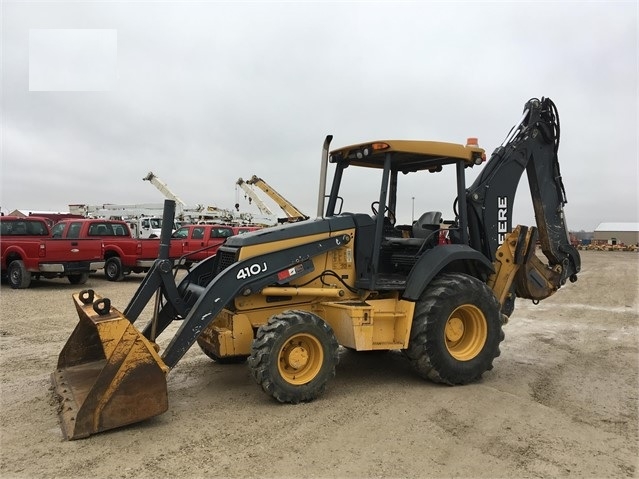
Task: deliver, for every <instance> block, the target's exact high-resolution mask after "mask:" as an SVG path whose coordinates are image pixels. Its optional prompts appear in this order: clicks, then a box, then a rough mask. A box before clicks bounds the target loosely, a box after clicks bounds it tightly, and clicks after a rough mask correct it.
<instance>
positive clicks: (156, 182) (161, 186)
mask: <svg viewBox="0 0 639 479" xmlns="http://www.w3.org/2000/svg"><path fill="white" fill-rule="evenodd" d="M142 181H148V182H150V183H151V184H152V185H153V186H155V187H156V188H157V189H158V190H159V191H160V193H162V194H163V195H164V196H166V197H167V198H168V199H169V200H173V201H175V202H176V203H177V204H178V205H181V206H182V207H185V206H186V203H185V202H184V201H182V199H180V197H179V196H178V195H176V194H175V193H173V191H171V189H170V188H169V185H167V184H166V183H165V182H164V181H162V180H161V179H160V178H158V177H157V176H156V175H155V174H154V173H153V172H152V171H149V172H148V173H147V175H146V176H145V177H144V178H142Z"/></svg>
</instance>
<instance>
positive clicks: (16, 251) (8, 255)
mask: <svg viewBox="0 0 639 479" xmlns="http://www.w3.org/2000/svg"><path fill="white" fill-rule="evenodd" d="M27 244H28V246H30V247H32V246H33V245H35V247H32V249H33V250H32V251H27V250H26V249H24V247H23V246H26V245H27ZM39 247H40V241H38V240H36V241H28V242H22V244H21V245H10V246H8V247H7V248H6V249H5V250H4V251H3V252H2V271H5V270H6V269H7V268H8V267H9V264H8V263H9V262H10V261H8V260H9V259H11V261H13V260H14V259H19V260H22V261H23V262H24V266H25V268H26V269H27V271H31V272H38V271H39V268H38V264H39V262H38V259H37V258H38V248H39Z"/></svg>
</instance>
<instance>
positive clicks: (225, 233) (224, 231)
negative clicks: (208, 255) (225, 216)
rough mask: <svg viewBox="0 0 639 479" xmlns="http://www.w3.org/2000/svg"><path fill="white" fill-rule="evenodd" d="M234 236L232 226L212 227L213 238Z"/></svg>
mask: <svg viewBox="0 0 639 479" xmlns="http://www.w3.org/2000/svg"><path fill="white" fill-rule="evenodd" d="M229 236H233V230H231V229H230V228H211V238H228V237H229Z"/></svg>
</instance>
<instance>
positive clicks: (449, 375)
mask: <svg viewBox="0 0 639 479" xmlns="http://www.w3.org/2000/svg"><path fill="white" fill-rule="evenodd" d="M503 339H504V332H503V330H502V320H501V313H500V307H499V302H498V301H497V298H495V295H494V294H493V292H492V290H491V289H490V288H489V287H488V286H487V285H486V284H485V283H483V282H482V281H480V280H478V279H476V278H473V277H472V276H469V275H466V274H461V273H453V274H443V275H441V276H438V277H437V278H435V280H433V282H432V283H431V284H430V285H429V286H428V288H427V289H426V290H425V291H424V293H423V294H422V296H421V298H420V299H419V301H418V302H417V304H416V305H415V316H414V318H413V326H412V330H411V337H410V342H409V345H408V349H406V350H405V351H404V352H405V354H406V356H408V358H409V359H410V361H411V364H412V365H413V367H414V368H415V370H416V371H417V373H418V374H419V375H420V376H422V377H423V378H425V379H430V380H432V381H435V382H439V383H444V384H450V385H456V384H467V383H470V382H473V381H476V380H478V379H479V378H481V376H482V374H483V373H484V372H486V371H489V370H491V369H492V368H493V360H494V359H495V358H496V357H498V356H499V354H500V351H499V343H500V342H501V341H502V340H503Z"/></svg>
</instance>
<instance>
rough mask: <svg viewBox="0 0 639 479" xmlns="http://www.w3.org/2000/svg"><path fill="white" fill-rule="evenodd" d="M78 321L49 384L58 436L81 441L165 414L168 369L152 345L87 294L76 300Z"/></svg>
mask: <svg viewBox="0 0 639 479" xmlns="http://www.w3.org/2000/svg"><path fill="white" fill-rule="evenodd" d="M73 299H74V301H75V307H76V309H77V311H78V316H79V317H80V321H79V323H78V324H77V326H76V327H75V330H74V331H73V333H72V334H71V337H70V338H69V340H68V341H67V343H66V345H65V346H64V348H63V349H62V352H61V353H60V356H59V358H58V368H57V370H56V371H55V372H54V373H53V374H52V375H51V382H52V383H53V386H54V388H55V392H56V393H57V395H58V396H59V400H60V407H59V410H58V414H59V416H60V422H61V428H62V433H63V434H64V437H65V438H66V439H69V440H71V439H80V438H83V437H87V436H89V435H91V434H95V433H98V432H101V431H106V430H108V429H113V428H116V427H119V426H124V425H127V424H132V423H135V422H138V421H142V420H144V419H147V418H150V417H153V416H157V415H158V414H162V413H163V412H165V411H166V410H167V409H168V407H169V404H168V395H167V386H166V374H167V372H168V370H169V368H168V367H167V366H166V365H165V364H164V362H163V361H162V359H161V358H160V356H159V355H158V353H157V351H156V349H155V344H154V343H152V342H151V341H149V340H148V339H146V338H145V337H144V336H143V335H142V333H140V332H139V331H138V330H137V329H136V328H135V327H134V326H133V325H132V324H131V322H130V321H129V320H128V319H127V318H126V317H125V316H124V315H123V314H122V313H120V312H119V311H118V310H116V309H115V308H111V306H110V301H109V300H108V299H106V298H105V299H102V298H101V297H99V296H97V295H95V293H94V292H93V291H91V290H88V291H82V292H80V293H77V294H74V295H73Z"/></svg>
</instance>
